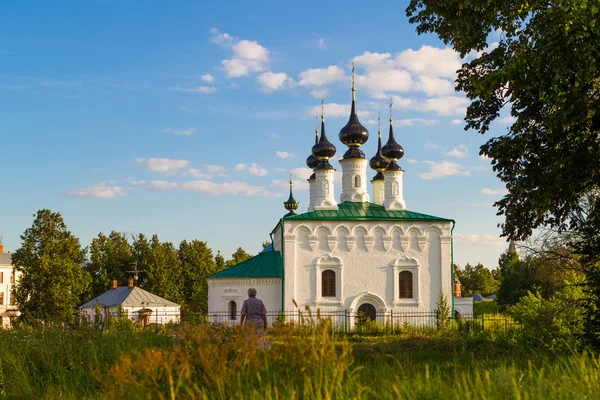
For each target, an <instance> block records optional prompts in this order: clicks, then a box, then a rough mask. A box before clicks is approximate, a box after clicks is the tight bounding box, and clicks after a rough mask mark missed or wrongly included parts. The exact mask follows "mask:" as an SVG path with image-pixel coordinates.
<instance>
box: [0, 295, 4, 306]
mask: <svg viewBox="0 0 600 400" xmlns="http://www.w3.org/2000/svg"><path fill="white" fill-rule="evenodd" d="M3 305H4V292H0V306H3Z"/></svg>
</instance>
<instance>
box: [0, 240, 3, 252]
mask: <svg viewBox="0 0 600 400" xmlns="http://www.w3.org/2000/svg"><path fill="white" fill-rule="evenodd" d="M2 253H4V245H3V244H2V243H0V254H2Z"/></svg>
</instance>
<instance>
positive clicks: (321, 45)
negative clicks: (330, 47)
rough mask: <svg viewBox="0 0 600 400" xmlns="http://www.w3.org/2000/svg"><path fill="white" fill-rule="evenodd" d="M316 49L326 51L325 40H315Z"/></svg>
mask: <svg viewBox="0 0 600 400" xmlns="http://www.w3.org/2000/svg"><path fill="white" fill-rule="evenodd" d="M315 42H316V44H317V47H318V48H320V49H323V50H326V49H327V43H326V39H325V38H317V40H315Z"/></svg>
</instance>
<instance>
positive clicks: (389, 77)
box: [355, 69, 413, 93]
mask: <svg viewBox="0 0 600 400" xmlns="http://www.w3.org/2000/svg"><path fill="white" fill-rule="evenodd" d="M355 80H356V88H357V90H366V91H368V92H376V93H380V92H384V91H392V92H406V91H410V90H411V89H412V87H413V80H412V77H411V76H410V74H409V73H408V72H406V71H403V70H392V69H388V70H373V71H369V72H367V73H366V74H364V75H356V76H355Z"/></svg>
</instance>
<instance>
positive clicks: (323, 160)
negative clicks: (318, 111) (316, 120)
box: [312, 115, 336, 169]
mask: <svg viewBox="0 0 600 400" xmlns="http://www.w3.org/2000/svg"><path fill="white" fill-rule="evenodd" d="M335 151H336V149H335V146H334V145H333V143H331V142H330V141H329V140H327V134H326V133H325V117H324V116H322V115H321V138H320V139H319V142H318V143H317V144H315V145H314V146H313V148H312V153H313V156H315V157H317V158H318V159H319V164H318V165H317V166H316V167H315V169H333V167H332V166H331V164H329V159H330V158H331V157H333V156H334V155H335Z"/></svg>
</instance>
